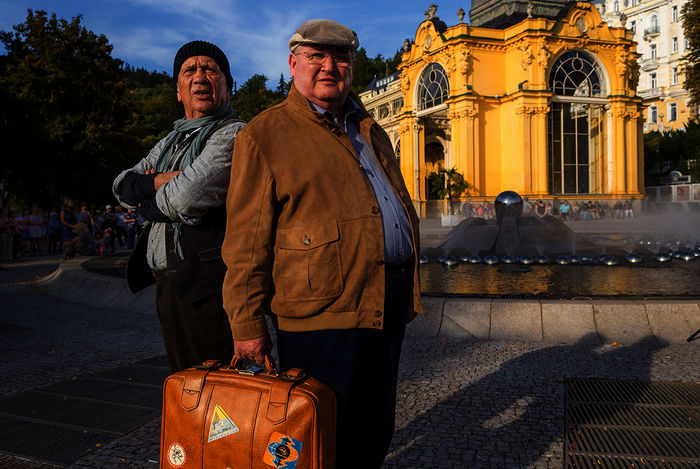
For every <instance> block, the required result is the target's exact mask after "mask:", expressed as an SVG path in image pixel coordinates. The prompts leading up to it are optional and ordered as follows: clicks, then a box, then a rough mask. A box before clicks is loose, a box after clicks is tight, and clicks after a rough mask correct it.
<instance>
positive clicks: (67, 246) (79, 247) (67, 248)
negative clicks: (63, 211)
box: [63, 222, 96, 261]
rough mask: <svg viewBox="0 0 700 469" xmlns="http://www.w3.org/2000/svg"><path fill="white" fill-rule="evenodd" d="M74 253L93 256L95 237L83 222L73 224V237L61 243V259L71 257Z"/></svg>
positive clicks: (65, 259) (94, 252)
mask: <svg viewBox="0 0 700 469" xmlns="http://www.w3.org/2000/svg"><path fill="white" fill-rule="evenodd" d="M76 254H80V255H82V256H94V255H95V254H96V251H95V238H94V237H93V236H92V233H91V232H90V230H89V229H88V227H87V225H86V224H85V223H83V222H78V223H77V224H76V225H75V237H74V238H73V239H71V240H70V241H67V242H65V243H63V260H64V261H67V260H70V259H73V258H74V257H75V255H76Z"/></svg>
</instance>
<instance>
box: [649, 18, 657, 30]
mask: <svg viewBox="0 0 700 469" xmlns="http://www.w3.org/2000/svg"><path fill="white" fill-rule="evenodd" d="M649 26H650V27H651V29H652V31H658V30H659V17H658V16H656V15H651V18H649Z"/></svg>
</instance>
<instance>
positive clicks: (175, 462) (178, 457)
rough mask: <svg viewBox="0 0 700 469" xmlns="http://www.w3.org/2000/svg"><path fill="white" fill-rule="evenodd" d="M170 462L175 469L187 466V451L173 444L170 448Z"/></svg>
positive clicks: (177, 444)
mask: <svg viewBox="0 0 700 469" xmlns="http://www.w3.org/2000/svg"><path fill="white" fill-rule="evenodd" d="M168 462H169V463H170V465H171V466H173V467H182V465H183V464H185V450H184V448H183V447H182V446H180V444H179V443H173V444H172V445H170V448H168Z"/></svg>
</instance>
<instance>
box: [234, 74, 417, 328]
mask: <svg viewBox="0 0 700 469" xmlns="http://www.w3.org/2000/svg"><path fill="white" fill-rule="evenodd" d="M348 99H354V100H355V101H356V102H358V103H359V99H358V98H356V97H355V96H351V97H350V98H348ZM363 111H364V107H363ZM359 128H360V132H361V133H362V135H363V137H364V138H365V139H366V140H367V141H368V142H369V143H370V144H371V145H372V148H373V149H374V153H375V155H376V156H377V158H378V160H379V162H380V163H381V165H382V166H383V167H384V170H385V172H386V175H387V178H388V180H389V182H390V184H391V185H392V186H393V188H394V190H395V191H396V193H397V194H398V197H399V199H400V200H401V202H402V203H403V206H404V207H405V209H406V212H407V213H408V218H409V220H410V222H411V228H412V233H413V250H414V253H415V256H414V257H415V268H414V287H413V297H414V301H413V309H414V311H415V312H416V313H422V312H423V308H422V305H421V298H420V286H419V278H418V257H419V253H420V248H419V244H418V243H419V236H418V217H417V215H416V212H415V210H414V208H413V204H412V202H411V198H410V196H409V195H408V192H407V190H406V186H405V184H404V182H403V178H402V177H401V171H400V169H399V166H398V164H397V161H396V158H395V156H394V152H393V149H392V146H391V142H390V140H389V138H388V136H387V135H386V133H385V132H384V130H382V128H381V127H380V126H379V125H378V124H377V123H376V122H375V121H374V120H373V119H372V118H371V117H370V116H369V115H368V114H367V112H366V111H364V113H363V116H362V117H361V119H360V125H359ZM226 209H227V213H228V219H227V227H226V237H225V239H224V244H223V248H222V255H223V259H224V262H225V263H226V265H227V267H228V270H227V273H226V277H225V279H224V285H223V297H224V308H225V309H226V312H227V313H228V316H229V319H230V322H231V329H232V331H233V337H234V339H235V340H250V339H257V338H260V337H263V336H264V335H265V334H266V328H267V326H266V323H265V317H264V315H265V314H266V313H272V314H274V315H276V317H277V321H278V325H279V328H280V329H282V330H285V331H292V332H297V331H312V330H324V329H351V328H374V329H381V328H382V326H383V318H384V283H385V280H384V236H383V232H382V220H381V215H380V213H379V208H378V204H377V201H376V199H375V196H374V191H373V190H372V186H371V184H370V182H369V180H368V179H367V177H366V175H365V173H364V170H363V169H362V167H361V166H360V163H359V161H358V159H357V156H356V155H355V151H354V149H353V146H352V143H351V142H350V139H349V138H348V137H347V135H346V134H345V132H344V131H343V130H341V129H340V127H338V126H337V125H336V124H335V123H334V122H332V121H331V120H329V119H328V118H326V117H325V116H323V115H322V114H319V113H318V112H316V111H315V110H312V108H311V106H310V105H309V103H308V101H307V100H306V98H305V97H304V96H303V95H302V94H301V93H299V92H298V91H297V90H296V88H295V87H294V86H292V89H291V91H290V92H289V95H288V97H287V99H286V100H285V101H283V102H282V103H280V104H278V105H277V106H274V107H272V108H270V109H268V110H266V111H264V112H262V113H261V114H259V115H258V116H257V117H256V118H254V119H253V120H252V121H250V123H249V124H248V125H246V126H245V127H243V129H241V131H240V132H239V133H238V136H237V137H236V145H235V146H234V151H233V163H232V165H231V179H230V185H229V191H228V196H227V201H226Z"/></svg>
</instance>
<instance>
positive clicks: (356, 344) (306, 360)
mask: <svg viewBox="0 0 700 469" xmlns="http://www.w3.org/2000/svg"><path fill="white" fill-rule="evenodd" d="M411 278H412V277H410V276H409V275H408V274H407V273H404V274H402V275H399V276H397V277H396V278H394V277H392V278H390V277H389V276H387V291H386V298H385V318H384V329H383V330H374V329H343V330H324V331H311V332H286V331H277V347H278V352H279V355H280V362H281V363H280V365H281V368H282V369H283V370H284V369H289V368H301V369H303V370H304V371H305V372H307V373H308V374H309V375H311V376H313V377H314V378H316V379H318V380H320V381H322V382H324V383H326V384H328V385H329V386H330V387H331V388H333V390H334V391H335V394H336V398H337V401H338V426H337V434H336V450H337V457H336V468H337V469H342V468H351V467H352V468H358V467H361V468H363V469H372V468H379V467H380V466H381V464H382V462H383V461H384V457H385V456H386V452H387V450H388V448H389V444H390V443H391V438H392V436H393V434H394V412H395V410H396V384H397V377H398V368H399V357H400V354H401V345H402V343H403V338H404V332H405V329H406V316H407V312H408V309H409V306H410V302H411V301H412V283H411V282H412V280H411Z"/></svg>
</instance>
